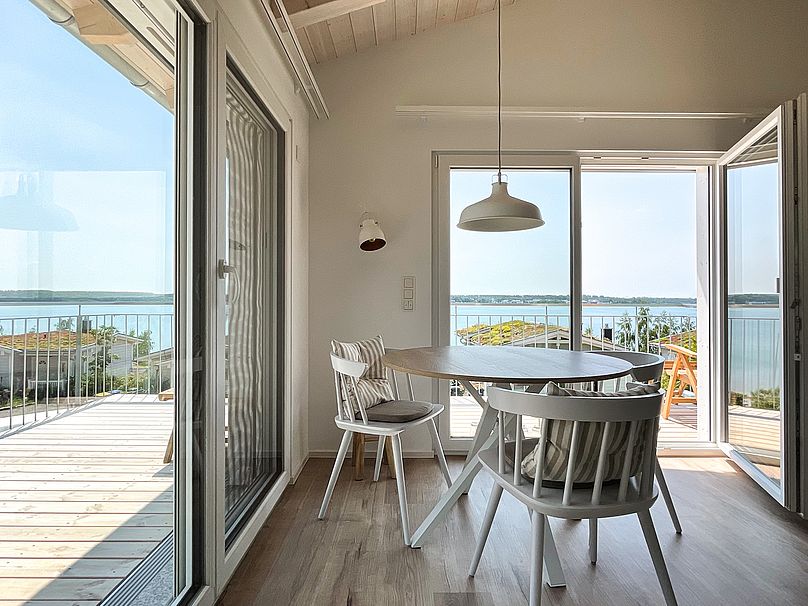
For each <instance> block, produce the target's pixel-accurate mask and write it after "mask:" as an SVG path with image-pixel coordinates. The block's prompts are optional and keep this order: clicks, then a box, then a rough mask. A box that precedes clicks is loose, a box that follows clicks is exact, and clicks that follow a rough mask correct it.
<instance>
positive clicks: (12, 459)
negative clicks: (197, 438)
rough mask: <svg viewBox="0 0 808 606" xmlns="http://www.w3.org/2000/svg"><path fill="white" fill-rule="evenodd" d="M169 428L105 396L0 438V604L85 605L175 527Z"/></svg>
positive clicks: (162, 406) (158, 407)
mask: <svg viewBox="0 0 808 606" xmlns="http://www.w3.org/2000/svg"><path fill="white" fill-rule="evenodd" d="M172 422H173V406H172V403H170V402H158V401H157V397H156V396H143V395H140V396H129V395H118V396H110V397H108V398H105V399H104V400H102V401H100V402H98V403H96V404H92V405H89V406H87V407H85V408H82V409H80V410H77V411H74V412H73V413H71V414H69V415H66V416H62V417H58V418H55V419H49V420H48V421H46V422H44V423H42V424H39V425H37V426H34V427H31V428H28V429H24V430H22V431H20V432H18V433H16V434H14V435H10V436H7V437H4V438H2V439H0V606H12V605H22V604H26V605H31V606H36V605H39V606H45V605H46V604H47V606H63V605H67V604H70V605H75V606H91V605H94V604H97V603H98V602H99V601H101V600H102V599H103V598H104V597H105V596H107V595H108V594H109V593H110V592H111V591H112V590H113V588H114V587H115V586H116V585H118V583H120V581H121V580H122V579H123V578H124V577H125V576H126V575H128V574H129V573H130V572H132V570H134V569H135V567H136V566H137V565H138V564H139V563H140V562H141V561H142V560H143V559H144V558H145V557H146V556H147V555H148V554H149V553H151V551H152V550H153V549H154V548H155V547H157V545H158V543H159V542H160V541H161V540H163V539H164V538H166V537H167V536H168V535H169V534H170V533H171V531H172V529H173V523H174V520H173V518H174V516H173V498H174V495H173V488H174V478H173V466H172V465H171V464H169V465H165V464H163V455H164V453H165V447H166V442H167V440H168V436H169V434H170V432H171V426H172Z"/></svg>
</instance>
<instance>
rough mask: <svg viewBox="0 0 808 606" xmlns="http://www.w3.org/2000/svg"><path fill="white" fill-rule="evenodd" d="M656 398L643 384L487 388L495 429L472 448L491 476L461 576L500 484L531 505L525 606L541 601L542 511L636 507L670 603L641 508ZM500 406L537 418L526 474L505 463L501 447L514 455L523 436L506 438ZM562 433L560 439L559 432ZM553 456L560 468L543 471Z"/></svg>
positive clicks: (646, 506) (603, 512)
mask: <svg viewBox="0 0 808 606" xmlns="http://www.w3.org/2000/svg"><path fill="white" fill-rule="evenodd" d="M661 403H662V392H660V391H658V390H651V391H650V393H648V390H647V389H646V388H641V389H635V390H634V391H633V392H632V393H629V394H626V395H622V394H621V395H613V396H611V397H610V399H609V401H608V404H606V403H605V402H604V400H603V398H601V397H592V396H587V397H580V396H556V395H547V394H536V393H530V392H518V391H510V390H506V389H500V388H497V387H492V388H489V391H488V404H489V406H491V407H492V408H493V409H494V410H496V411H498V414H499V423H498V428H499V430H498V432H499V435H498V440H497V442H496V443H495V444H494V445H493V446H491V447H490V448H487V449H485V450H482V451H480V452H479V454H478V455H477V456H478V457H479V461H480V463H481V464H482V466H483V469H485V470H486V471H487V472H488V473H490V474H491V476H492V477H493V479H494V487H493V488H492V490H491V495H490V497H489V500H488V506H487V508H486V512H485V516H484V519H483V523H482V528H481V529H480V535H479V538H478V541H477V547H476V549H475V552H474V555H473V557H472V562H471V566H470V568H469V576H474V575H475V574H476V572H477V567H478V565H479V563H480V559H481V557H482V553H483V549H484V548H485V543H486V541H487V539H488V535H489V533H490V531H491V525H492V523H493V520H494V516H495V514H496V511H497V508H498V506H499V502H500V499H501V497H502V493H503V492H504V491H508V493H509V494H511V495H512V496H514V497H515V498H516V499H518V500H519V501H521V502H522V503H524V504H525V505H527V507H528V508H529V509H530V510H531V518H532V520H531V526H532V533H531V536H532V546H531V566H530V592H529V596H530V606H539V605H540V604H541V592H542V585H543V583H542V574H543V572H542V564H543V551H544V532H545V530H544V529H545V523H546V517H548V516H550V517H558V518H565V519H573V520H575V519H584V518H594V519H599V518H607V517H616V516H624V515H629V514H636V515H637V517H638V518H639V520H640V526H641V527H642V532H643V535H644V537H645V542H646V544H647V545H648V551H649V552H650V554H651V560H652V561H653V564H654V568H655V570H656V573H657V578H658V580H659V584H660V586H661V587H662V593H663V595H664V598H665V604H666V605H667V606H675V605H676V596H675V595H674V592H673V586H672V585H671V581H670V577H669V576H668V570H667V567H666V566H665V560H664V558H663V556H662V550H661V548H660V546H659V540H658V538H657V535H656V531H655V530H654V523H653V521H652V519H651V513H650V511H649V510H650V508H651V505H653V504H654V501H655V500H656V498H657V491H656V486H655V483H654V465H655V461H656V444H657V433H658V432H657V429H658V427H659V413H660V406H661ZM506 414H509V415H516V426H517V427H520V426H521V424H522V417H523V416H529V417H534V418H537V419H540V422H541V436H540V438H539V442H538V446H537V450H536V454H535V467H534V474H533V475H534V477H533V479H532V481H531V480H527V479H526V478H525V477H524V475H523V469H522V465H520V464H518V463H514V464H510V465H509V464H508V456H507V454H508V450H509V449H512V452H513V453H514V454H513V456H512V460H513V461H516V462H518V461H521V459H522V452H523V447H524V444H523V438H522V436H521V432H518V431H517V432H515V436H514V439H515V442H513V443H510V444H509V443H506V441H505V424H506V419H505V415H506ZM558 426H563V432H564V433H566V432H567V430H569V434H570V435H569V441H568V442H566V444H567V446H565V449H563V450H561V451H559V452H554V451H553V449H552V445H551V438H553V436H555V438H558V437H559V436H558V433H557V428H558ZM618 433H619V434H621V435H624V436H625V439H623V440H622V441H621V442H620V445H619V446H618V447H616V448H615V447H613V446H612V444H613V442H612V440H611V438H612V435H617V434H618ZM555 438H554V439H555ZM563 438H564V439H565V440H566V436H563ZM591 444H594V445H595V448H594V449H593V448H590V445H591ZM558 455H560V457H559V456H558ZM559 460H560V461H561V464H562V466H563V469H564V471H563V474H562V476H561V477H560V478H559V476H558V475H554V476H553V477H552V479H548V477H547V474H546V470H550V467H553V468H555V469H558V468H559V467H558V465H559ZM615 463H617V464H616V465H615ZM554 473H555V472H554Z"/></svg>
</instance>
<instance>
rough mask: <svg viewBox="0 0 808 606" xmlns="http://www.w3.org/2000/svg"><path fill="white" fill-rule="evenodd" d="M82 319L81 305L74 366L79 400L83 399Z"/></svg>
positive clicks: (77, 324) (76, 392)
mask: <svg viewBox="0 0 808 606" xmlns="http://www.w3.org/2000/svg"><path fill="white" fill-rule="evenodd" d="M82 328H83V326H82V319H81V305H79V310H78V313H77V314H76V361H75V362H74V364H73V368H74V374H75V375H76V376H75V377H74V379H75V381H76V389H75V395H76V397H77V398H79V399H80V398H81V374H82V373H81V371H82V368H81V365H82V364H81V331H82Z"/></svg>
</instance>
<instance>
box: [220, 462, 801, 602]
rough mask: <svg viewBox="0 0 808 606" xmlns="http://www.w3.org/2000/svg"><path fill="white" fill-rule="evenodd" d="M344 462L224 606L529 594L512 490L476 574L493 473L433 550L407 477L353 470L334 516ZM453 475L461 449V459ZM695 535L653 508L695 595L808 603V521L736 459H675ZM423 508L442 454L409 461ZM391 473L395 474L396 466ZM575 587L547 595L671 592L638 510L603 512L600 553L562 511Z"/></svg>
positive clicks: (312, 486)
mask: <svg viewBox="0 0 808 606" xmlns="http://www.w3.org/2000/svg"><path fill="white" fill-rule="evenodd" d="M332 464H333V461H330V460H325V459H312V460H310V461H309V462H308V463H307V465H306V467H305V469H304V470H303V473H302V475H301V476H300V478H299V479H298V482H297V484H296V485H295V486H293V487H290V488H289V489H287V492H286V493H285V495H284V496H283V498H282V500H281V502H280V503H279V505H278V507H277V508H276V510H275V511H274V512H273V514H272V515H271V516H270V518H269V519H268V521H267V523H266V525H265V527H264V529H263V530H262V531H261V533H260V534H259V535H258V538H257V539H256V541H255V543H254V544H253V546H252V548H251V549H250V551H249V552H248V554H247V556H246V557H245V559H244V560H243V562H242V564H241V565H240V567H239V568H238V570H237V571H236V573H235V575H234V576H233V578H232V580H231V581H230V584H229V586H228V588H227V590H226V592H225V594H224V596H223V598H222V600H221V602H220V604H221V605H222V606H258V605H265V604H266V605H274V604H278V605H280V604H283V605H301V606H320V605H324V606H326V605H331V604H334V605H337V604H342V605H351V606H364V605H373V606H377V605H380V604H384V605H399V604H400V605H407V606H421V605H423V606H433V605H434V606H449V605H466V606H468V605H475V606H477V605H503V606H505V605H507V606H518V605H521V604H527V598H526V595H527V590H528V582H529V577H528V553H529V552H528V546H529V541H530V531H529V522H528V517H527V513H526V511H525V509H524V507H523V506H520V505H518V504H517V503H516V502H515V501H514V500H513V499H512V498H510V497H508V496H507V495H506V496H505V497H503V502H502V505H501V506H500V510H499V512H498V514H497V518H496V520H495V521H494V527H493V530H492V534H491V538H490V539H489V543H488V546H487V548H486V552H485V553H484V555H483V559H482V563H481V565H480V569H479V571H478V573H477V576H476V578H474V579H469V578H468V576H467V575H466V570H467V568H468V565H469V560H470V557H471V552H472V549H473V545H474V542H475V535H476V533H477V530H478V528H479V524H480V520H481V518H482V515H483V510H484V508H485V503H486V499H487V496H488V492H489V489H490V485H491V483H490V481H489V480H488V479H487V478H486V477H485V475H484V474H481V475H480V476H478V479H477V480H476V481H475V483H474V486H473V487H472V489H471V491H470V493H469V496H468V497H466V498H463V499H461V501H460V503H459V504H458V505H457V506H456V507H455V508H454V510H453V511H452V513H451V515H450V517H449V518H448V520H447V521H446V522H445V523H444V524H442V525H441V526H440V527H439V528H438V529H437V531H436V532H435V533H434V534H433V535H432V536H431V538H430V539H429V540H428V541H427V543H426V545H425V546H424V548H423V549H420V550H413V549H410V548H407V547H405V546H403V544H402V541H401V532H400V527H399V516H398V501H397V496H396V484H395V481H393V480H389V479H385V480H384V481H381V482H379V483H373V482H371V481H369V480H365V481H363V482H354V481H352V480H351V479H350V473H351V469H350V468H349V467H346V468H344V469H343V472H342V475H341V476H340V480H339V482H338V484H337V487H336V490H335V492H334V497H333V499H332V502H331V508H330V510H329V514H328V517H327V519H326V520H325V521H318V520H317V519H316V517H317V510H318V508H319V506H320V500H321V498H322V495H323V490H324V488H325V485H326V481H327V479H328V474H329V471H330V469H331V465H332ZM450 466H451V468H452V473H453V475H455V476H456V475H457V473H458V472H459V469H460V459H458V458H452V460H451V461H450ZM662 466H663V468H665V470H666V476H667V478H668V483H669V485H670V489H671V491H672V493H673V496H674V499H675V500H676V504H677V506H678V509H679V515H680V517H681V520H682V525H683V527H684V534H683V535H681V536H677V535H676V534H675V533H674V532H673V528H672V526H671V523H670V519H669V518H668V516H667V512H666V511H665V508H664V505H663V504H662V503H661V502H660V503H658V504H657V505H655V506H654V508H653V510H652V511H653V517H654V521H655V523H656V527H657V532H658V534H659V537H660V542H661V545H662V549H663V551H664V553H665V557H666V559H667V562H668V567H669V569H670V574H671V578H672V581H673V585H674V588H675V590H676V593H677V597H678V600H679V604H681V605H682V606H687V605H691V606H696V605H698V606H702V605H709V606H720V605H728V606H729V605H732V606H745V605H749V606H766V605H786V604H789V605H791V604H794V605H796V604H805V603H806V595H808V580H806V579H808V527H807V524H806V522H804V521H803V520H801V519H800V518H799V517H797V516H795V515H792V514H788V513H787V512H785V511H784V510H782V509H781V508H780V507H779V506H778V505H777V504H776V503H775V502H774V501H773V500H772V499H771V498H770V497H769V496H768V495H767V494H765V493H764V492H763V491H762V490H760V489H759V488H758V487H757V485H755V484H754V483H753V482H752V481H751V480H750V479H749V478H747V477H746V476H745V475H744V474H743V473H741V472H739V471H738V470H737V469H736V468H735V467H734V466H733V465H732V464H731V463H729V462H728V461H727V460H725V459H721V458H714V459H695V458H691V459H667V458H666V459H663V460H662ZM406 469H407V474H406V475H407V483H408V486H407V488H408V493H409V494H408V496H409V499H410V502H411V506H410V516H411V518H412V520H413V523H414V525H417V523H418V522H420V521H421V520H422V519H423V518H424V516H425V515H426V514H427V512H428V510H429V509H430V507H431V505H432V503H433V502H434V501H435V499H436V498H437V497H438V495H439V494H440V492H441V491H442V490H443V489H444V488H445V485H444V484H443V483H442V478H441V476H440V473H439V470H438V466H437V464H436V463H435V462H434V461H431V460H425V459H418V460H407V461H406ZM383 475H384V471H383ZM552 526H553V530H554V534H555V538H556V542H557V545H558V549H559V552H560V555H561V560H562V563H563V565H564V567H565V572H566V575H567V582H568V586H567V588H566V589H561V588H559V589H551V588H548V587H544V593H543V598H544V601H543V603H544V604H551V605H559V604H563V605H597V606H609V605H615V606H617V605H620V606H625V605H655V604H662V593H661V591H660V589H659V585H658V584H657V581H656V577H655V576H654V571H653V567H652V565H651V560H650V557H649V556H648V552H647V551H646V548H645V544H644V542H643V539H642V535H641V532H640V527H639V523H638V522H637V520H636V517H624V518H616V519H611V520H604V521H602V522H601V525H600V528H601V532H600V559H599V562H598V564H597V566H592V565H591V564H590V563H589V560H588V557H587V547H586V545H587V525H586V524H585V523H575V522H564V521H561V520H553V521H552Z"/></svg>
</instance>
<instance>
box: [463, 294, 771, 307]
mask: <svg viewBox="0 0 808 606" xmlns="http://www.w3.org/2000/svg"><path fill="white" fill-rule="evenodd" d="M582 301H583V304H584V305H587V306H595V305H627V306H637V307H641V306H643V307H648V306H652V307H696V299H695V298H686V297H609V296H605V295H583V297H582ZM778 302H779V300H778V296H777V295H776V294H768V293H747V294H742V295H732V296H731V297H730V301H729V303H730V304H731V305H733V306H736V305H776V304H777V303H778ZM449 303H450V304H451V305H569V303H570V299H569V297H568V296H566V295H452V296H450V297H449Z"/></svg>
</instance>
